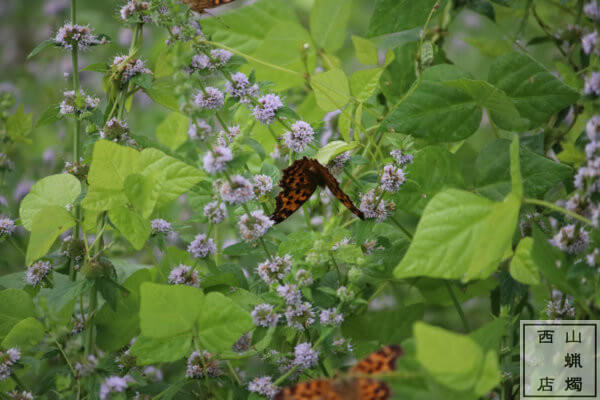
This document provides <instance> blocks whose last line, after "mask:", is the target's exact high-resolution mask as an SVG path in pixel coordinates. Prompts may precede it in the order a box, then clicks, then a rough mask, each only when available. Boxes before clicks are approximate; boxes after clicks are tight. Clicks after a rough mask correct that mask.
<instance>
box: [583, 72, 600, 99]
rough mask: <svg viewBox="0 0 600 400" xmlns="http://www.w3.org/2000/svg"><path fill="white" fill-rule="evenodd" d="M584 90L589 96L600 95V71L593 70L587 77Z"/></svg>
mask: <svg viewBox="0 0 600 400" xmlns="http://www.w3.org/2000/svg"><path fill="white" fill-rule="evenodd" d="M583 92H584V93H585V94H587V95H588V96H600V72H592V73H591V74H590V75H588V76H586V77H585V86H584V88H583Z"/></svg>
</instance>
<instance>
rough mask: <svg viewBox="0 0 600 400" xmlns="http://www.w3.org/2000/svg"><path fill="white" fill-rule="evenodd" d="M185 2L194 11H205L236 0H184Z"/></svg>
mask: <svg viewBox="0 0 600 400" xmlns="http://www.w3.org/2000/svg"><path fill="white" fill-rule="evenodd" d="M184 1H185V3H186V4H187V5H188V6H189V7H190V8H191V9H192V10H194V11H196V12H199V13H203V12H204V10H206V9H209V8H215V7H218V6H222V5H223V4H227V3H231V2H232V1H235V0H184Z"/></svg>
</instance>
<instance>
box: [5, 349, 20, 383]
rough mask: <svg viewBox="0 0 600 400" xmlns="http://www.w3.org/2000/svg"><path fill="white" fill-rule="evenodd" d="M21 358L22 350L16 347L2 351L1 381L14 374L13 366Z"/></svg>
mask: <svg viewBox="0 0 600 400" xmlns="http://www.w3.org/2000/svg"><path fill="white" fill-rule="evenodd" d="M20 359H21V352H20V351H19V349H18V348H16V347H11V348H9V349H8V350H6V351H4V352H3V351H0V382H2V381H3V380H5V379H8V378H9V377H10V376H11V375H12V372H13V371H12V366H13V365H14V364H16V363H17V362H18V361H19V360H20Z"/></svg>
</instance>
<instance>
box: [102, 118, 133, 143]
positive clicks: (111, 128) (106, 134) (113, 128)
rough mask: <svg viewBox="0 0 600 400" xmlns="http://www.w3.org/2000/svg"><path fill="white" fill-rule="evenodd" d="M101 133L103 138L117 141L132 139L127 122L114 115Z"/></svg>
mask: <svg viewBox="0 0 600 400" xmlns="http://www.w3.org/2000/svg"><path fill="white" fill-rule="evenodd" d="M99 134H100V138H101V139H106V140H112V141H113V142H116V143H117V142H121V143H123V142H128V141H129V140H130V139H129V126H127V123H126V122H125V121H121V120H119V119H117V118H114V117H113V118H111V119H110V120H108V122H107V123H106V124H105V125H104V128H103V129H102V130H101V131H100V132H99Z"/></svg>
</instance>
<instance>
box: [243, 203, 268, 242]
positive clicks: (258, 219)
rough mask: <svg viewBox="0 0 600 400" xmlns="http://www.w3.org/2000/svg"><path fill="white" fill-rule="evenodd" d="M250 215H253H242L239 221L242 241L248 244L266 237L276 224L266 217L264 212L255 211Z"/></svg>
mask: <svg viewBox="0 0 600 400" xmlns="http://www.w3.org/2000/svg"><path fill="white" fill-rule="evenodd" d="M250 214H251V215H248V214H244V215H242V216H241V217H240V219H239V221H238V227H239V229H240V235H241V236H242V239H244V240H245V241H247V242H251V241H254V240H256V239H258V238H260V237H261V236H264V234H265V233H267V231H268V230H269V228H270V227H272V226H273V224H274V222H273V220H271V219H270V218H269V217H268V216H266V215H265V212H264V211H263V210H255V211H252V212H251V213H250Z"/></svg>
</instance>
